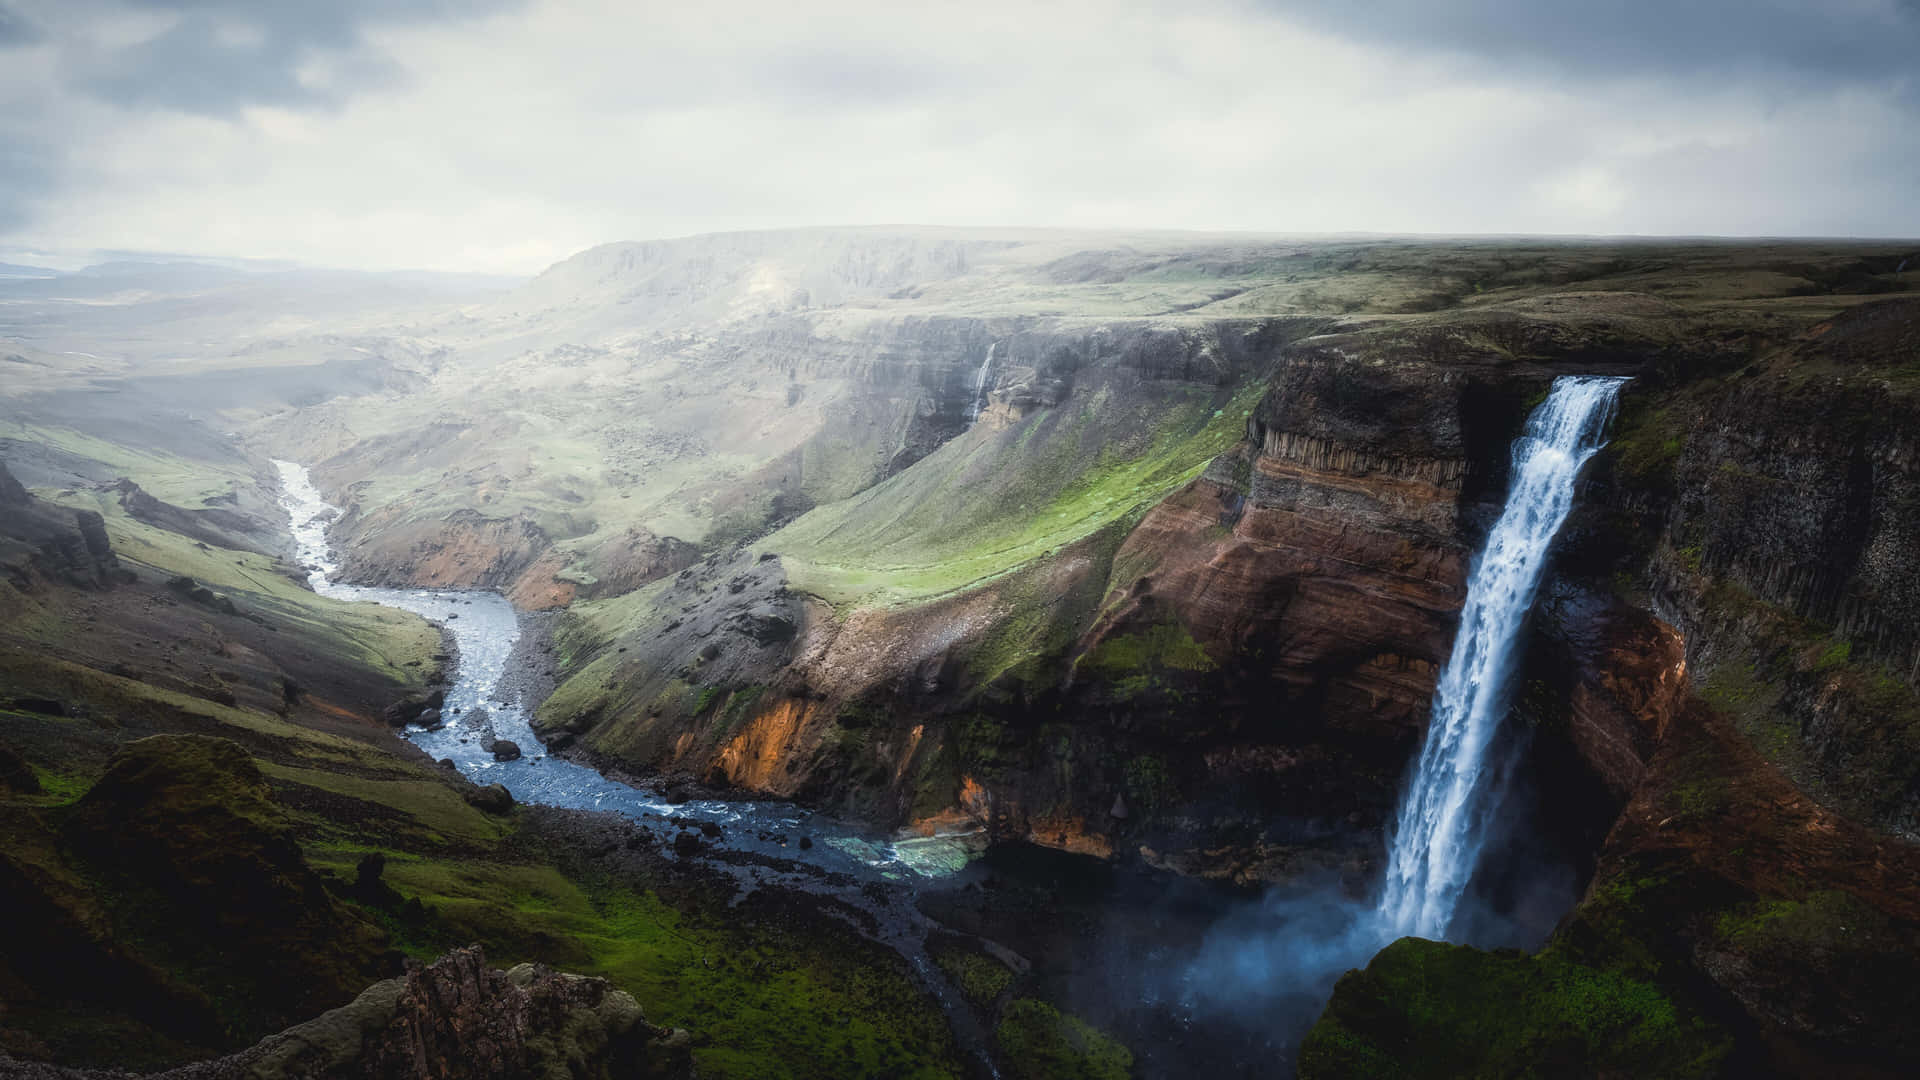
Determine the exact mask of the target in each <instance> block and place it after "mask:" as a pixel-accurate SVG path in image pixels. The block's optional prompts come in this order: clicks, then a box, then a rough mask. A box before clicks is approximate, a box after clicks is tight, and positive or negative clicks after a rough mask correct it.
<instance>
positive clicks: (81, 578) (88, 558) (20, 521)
mask: <svg viewBox="0 0 1920 1080" xmlns="http://www.w3.org/2000/svg"><path fill="white" fill-rule="evenodd" d="M0 507H4V508H5V514H4V516H0V573H4V574H5V575H6V577H7V578H8V579H9V580H10V581H11V582H12V583H13V585H14V586H15V587H16V588H22V589H32V588H33V587H34V583H35V580H36V579H45V580H51V581H55V582H59V583H62V584H69V585H76V586H80V587H83V588H102V587H106V586H110V585H112V584H114V583H116V582H118V581H120V580H121V579H122V576H123V575H122V573H121V570H120V560H119V557H118V556H116V555H115V554H114V551H113V544H112V541H111V540H110V539H109V538H108V536H107V528H106V522H105V521H104V520H103V519H102V518H101V517H100V515H99V514H98V513H97V512H95V511H92V510H70V509H67V508H65V507H61V506H55V505H53V504H50V503H46V502H42V501H41V500H39V499H36V498H34V497H33V494H32V493H31V492H29V491H28V490H27V489H26V488H25V487H23V486H21V484H20V482H19V481H18V480H16V479H15V478H14V476H13V474H12V473H10V472H8V471H7V467H6V464H5V463H4V462H0Z"/></svg>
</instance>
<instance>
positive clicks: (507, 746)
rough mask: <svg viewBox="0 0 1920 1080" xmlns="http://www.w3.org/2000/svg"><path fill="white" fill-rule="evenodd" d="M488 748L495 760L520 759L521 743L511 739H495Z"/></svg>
mask: <svg viewBox="0 0 1920 1080" xmlns="http://www.w3.org/2000/svg"><path fill="white" fill-rule="evenodd" d="M487 750H488V752H489V753H491V754H493V760H495V761H518V760H520V744H519V743H516V742H514V741H513V740H511V739H495V740H493V742H491V743H489V744H488V745H487Z"/></svg>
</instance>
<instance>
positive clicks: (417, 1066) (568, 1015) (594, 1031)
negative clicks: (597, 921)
mask: <svg viewBox="0 0 1920 1080" xmlns="http://www.w3.org/2000/svg"><path fill="white" fill-rule="evenodd" d="M692 1048H693V1039H692V1037H691V1036H689V1035H688V1034H687V1032H686V1031H684V1030H681V1029H677V1028H676V1029H667V1028H659V1027H654V1026H653V1025H651V1024H649V1023H647V1021H646V1017H645V1016H644V1015H643V1014H642V1013H641V1011H640V1006H639V1004H638V1003H637V1002H635V1001H634V1000H633V998H632V996H631V995H629V994H627V993H626V992H625V991H621V990H615V989H614V988H613V987H612V986H610V985H609V984H608V983H607V981H606V980H605V979H594V978H584V977H581V976H578V975H567V974H562V973H559V972H555V971H552V970H550V969H548V968H546V967H545V966H543V965H535V964H521V965H520V966H518V967H515V968H513V969H512V970H509V971H501V970H499V969H497V968H490V967H488V966H487V963H486V957H485V956H484V955H483V954H482V953H481V951H480V949H479V947H478V946H469V947H467V948H463V949H455V950H453V951H452V952H449V953H447V954H446V955H445V956H442V957H441V958H440V959H438V960H436V961H434V962H433V963H432V964H428V965H426V966H421V965H420V964H419V963H417V962H415V961H408V963H407V971H406V974H405V975H404V976H403V977H401V978H396V979H386V980H383V981H381V982H377V983H374V984H373V985H372V986H369V987H367V988H366V989H365V990H364V991H362V992H361V993H360V995H359V996H358V997H356V998H354V999H353V1000H352V1001H351V1002H350V1003H348V1004H346V1005H343V1006H341V1007H339V1008H337V1009H333V1010H330V1011H328V1012H326V1013H323V1014H321V1015H320V1016H318V1017H316V1018H314V1019H312V1020H309V1021H307V1022H306V1023H303V1024H300V1025H297V1026H295V1027H292V1028H288V1029H287V1030H285V1031H282V1032H281V1033H279V1034H277V1035H272V1036H269V1037H267V1038H266V1039H264V1040H262V1041H261V1042H260V1043H259V1044H257V1045H255V1046H254V1047H252V1048H251V1049H248V1050H243V1051H241V1052H239V1053H237V1054H233V1055H230V1056H228V1057H224V1058H220V1059H217V1060H214V1061H208V1062H202V1063H200V1064H196V1065H187V1066H183V1067H181V1068H178V1069H172V1070H168V1071H167V1072H164V1073H160V1074H157V1075H158V1076H160V1077H164V1078H166V1080H295V1078H299V1080H520V1078H523V1077H527V1078H532V1077H553V1078H559V1077H565V1078H568V1080H614V1078H622V1080H625V1078H629V1077H630V1078H634V1080H691V1078H692V1077H693V1059H692V1056H691V1054H692ZM0 1061H4V1059H0ZM32 1075H43V1076H45V1077H47V1078H48V1080H57V1078H61V1077H64V1076H68V1075H76V1076H77V1075H81V1074H68V1073H66V1072H65V1071H63V1070H58V1069H44V1070H42V1071H41V1072H40V1073H38V1074H32Z"/></svg>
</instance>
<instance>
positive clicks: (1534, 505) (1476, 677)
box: [1379, 375, 1626, 938]
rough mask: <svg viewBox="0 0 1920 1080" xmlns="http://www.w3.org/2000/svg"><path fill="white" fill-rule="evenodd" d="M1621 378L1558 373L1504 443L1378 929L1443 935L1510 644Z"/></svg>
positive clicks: (1503, 701) (1470, 858)
mask: <svg viewBox="0 0 1920 1080" xmlns="http://www.w3.org/2000/svg"><path fill="white" fill-rule="evenodd" d="M1624 382H1626V380H1625V379H1619V378H1603V377H1598V376H1584V375H1582V376H1568V377H1564V378H1560V379H1556V380H1555V381H1554V384H1553V390H1552V392H1551V393H1549V394H1548V395H1547V400H1546V401H1545V402H1544V403H1542V404H1541V405H1540V407H1539V408H1537V409H1535V410H1534V412H1533V415H1532V416H1531V417H1529V418H1528V420H1527V431H1526V434H1525V435H1523V436H1521V437H1520V439H1518V440H1517V441H1516V442H1515V443H1514V445H1513V479H1512V486H1511V487H1510V488H1509V489H1508V492H1507V505H1506V509H1505V510H1503V511H1502V512H1501V514H1500V520H1499V521H1498V522H1497V523H1495V525H1494V527H1493V531H1492V532H1491V533H1489V534H1488V536H1487V546H1486V550H1485V551H1483V552H1482V553H1481V555H1480V560H1479V563H1478V564H1477V565H1476V566H1475V567H1474V570H1473V575H1472V578H1471V580H1470V581H1469V582H1468V585H1467V601H1466V605H1465V607H1464V608H1463V609H1462V610H1461V613H1460V630H1459V633H1458V635H1457V636H1456V637H1455V638H1454V644H1453V655H1452V656H1451V657H1450V658H1448V660H1447V667H1446V670H1445V671H1444V672H1442V673H1441V675H1440V684H1439V687H1438V689H1437V691H1436V694H1435V697H1434V704H1433V717H1432V719H1431V720H1430V721H1429V722H1428V726H1427V738H1426V743H1425V745H1424V746H1423V747H1422V748H1421V750H1420V760H1419V765H1418V767H1417V770H1416V772H1415V774H1414V777H1413V779H1412V781H1411V782H1410V784H1409V785H1408V788H1407V791H1406V794H1405V796H1404V797H1403V798H1402V800H1401V803H1400V815H1399V822H1398V825H1397V827H1396V829H1395V831H1394V836H1393V847H1392V852H1391V854H1390V857H1389V860H1388V863H1387V879H1386V885H1385V889H1384V891H1383V893H1382V894H1381V898H1380V908H1379V917H1380V919H1381V922H1382V923H1384V926H1383V929H1385V930H1387V931H1390V932H1391V933H1393V934H1395V935H1407V934H1411V935H1415V936H1418V937H1427V938H1442V937H1445V935H1446V933H1447V929H1448V927H1449V926H1450V925H1451V924H1452V922H1453V918H1454V913H1455V911H1456V909H1457V908H1458V907H1459V903H1460V897H1461V895H1462V894H1463V893H1464V892H1465V890H1466V887H1467V882H1468V880H1469V879H1470V878H1471V877H1472V876H1473V872H1474V869H1475V867H1476V866H1477V865H1478V863H1479V861H1480V852H1481V849H1482V847H1483V846H1484V845H1485V842H1486V834H1487V826H1488V824H1489V822H1490V821H1491V819H1492V818H1493V816H1494V815H1495V814H1496V813H1497V812H1498V810H1499V802H1500V794H1501V791H1502V788H1503V787H1504V784H1503V782H1502V777H1501V776H1500V773H1501V772H1502V771H1503V768H1502V766H1503V764H1504V763H1503V762H1501V761H1499V760H1496V758H1497V757H1498V755H1495V754H1491V753H1490V751H1491V750H1492V749H1493V747H1494V745H1495V736H1496V735H1497V734H1498V731H1499V727H1500V721H1501V718H1502V716H1503V715H1504V714H1505V713H1506V711H1507V692H1506V691H1507V682H1508V679H1509V678H1510V676H1511V675H1512V672H1513V667H1514V659H1515V657H1514V651H1515V650H1514V646H1515V644H1516V642H1517V641H1518V639H1519V637H1520V630H1521V627H1522V626H1523V625H1524V623H1525V621H1526V617H1527V612H1528V610H1529V609H1530V608H1531V607H1532V606H1533V597H1534V593H1535V591H1536V590H1537V589H1538V587H1539V584H1540V574H1541V570H1542V568H1543V567H1544V566H1545V564H1546V558H1547V548H1548V546H1549V545H1550V544H1551V543H1552V541H1553V536H1554V533H1556V532H1558V531H1559V529H1560V525H1561V523H1562V522H1564V521H1565V520H1566V517H1567V512H1568V511H1569V510H1571V509H1572V507H1573V491H1574V482H1575V480H1576V479H1577V478H1578V476H1579V474H1580V468H1581V466H1582V465H1585V464H1586V462H1587V459H1588V458H1591V457H1592V456H1593V455H1594V454H1595V453H1596V452H1598V451H1599V449H1600V448H1601V447H1602V446H1604V445H1605V444H1606V429H1607V424H1608V421H1609V420H1610V419H1611V418H1612V415H1613V402H1614V397H1615V395H1616V394H1617V393H1618V392H1619V390H1620V386H1621V384H1623V383H1624Z"/></svg>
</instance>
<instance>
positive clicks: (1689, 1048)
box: [1299, 938, 1729, 1080]
mask: <svg viewBox="0 0 1920 1080" xmlns="http://www.w3.org/2000/svg"><path fill="white" fill-rule="evenodd" d="M1728 1049H1729V1044H1728V1041H1727V1039H1726V1037H1725V1036H1724V1034H1723V1033H1721V1032H1720V1031H1719V1030H1718V1029H1717V1028H1715V1027H1714V1026H1713V1025H1711V1024H1710V1023H1709V1022H1708V1021H1706V1020H1704V1019H1702V1018H1701V1017H1700V1016H1698V1015H1697V1014H1693V1013H1691V1012H1689V1011H1687V1010H1686V1009H1685V1008H1684V1007H1683V1006H1681V1005H1679V1004H1677V1003H1676V1002H1675V1001H1674V1000H1673V999H1672V998H1671V997H1669V996H1668V994H1667V992H1665V991H1663V990H1662V989H1661V988H1660V987H1658V986H1657V985H1655V984H1654V983H1652V982H1649V981H1646V980H1644V979H1640V978H1636V977H1634V976H1632V975H1630V974H1627V973H1625V972H1623V971H1620V970H1611V969H1607V968H1600V967H1593V966H1589V965H1587V964H1583V963H1580V962H1577V961H1574V960H1571V959H1568V958H1567V957H1565V956H1563V955H1561V954H1560V953H1557V952H1555V951H1553V950H1552V949H1549V950H1547V951H1546V952H1543V953H1542V954H1540V955H1538V956H1527V955H1525V954H1522V953H1519V952H1515V951H1512V950H1500V951H1494V952H1486V951H1482V950H1479V949H1474V948H1471V947H1468V946H1464V945H1449V944H1445V943H1443V942H1437V941H1426V940H1423V939H1419V938H1402V939H1401V940H1399V941H1397V942H1395V943H1393V944H1392V945H1389V946H1388V947H1387V948H1385V949H1383V950H1381V951H1380V953H1379V954H1378V955H1376V956H1375V957H1374V958H1373V960H1372V961H1371V962H1370V963H1369V964H1368V965H1367V967H1366V968H1365V969H1364V970H1363V971H1355V972H1349V973H1348V974H1347V975H1345V976H1344V977H1342V978H1341V980H1340V982H1339V984H1338V985H1337V986H1336V987H1335V989H1334V994H1333V1000H1332V1001H1331V1002H1330V1003H1329V1004H1328V1006H1327V1010H1326V1013H1325V1014H1324V1015H1323V1016H1322V1017H1321V1019H1320V1022H1319V1023H1317V1024H1316V1025H1315V1026H1314V1028H1313V1030H1312V1031H1311V1032H1310V1033H1309V1034H1308V1036H1307V1038H1306V1040H1305V1042H1304V1043H1303V1044H1302V1046H1301V1051H1300V1061H1299V1075H1300V1076H1301V1077H1302V1080H1316V1078H1321V1077H1326V1078H1335V1077H1338V1078H1343V1080H1346V1078H1363V1077H1379V1078H1387V1077H1436V1078H1438V1077H1461V1076H1474V1077H1546V1076H1563V1075H1587V1076H1591V1075H1608V1074H1615V1073H1617V1074H1620V1075H1630V1076H1661V1077H1676V1078H1677V1077H1707V1076H1715V1075H1718V1071H1719V1069H1720V1067H1721V1064H1722V1062H1723V1061H1724V1059H1725V1057H1726V1054H1727V1052H1728Z"/></svg>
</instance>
